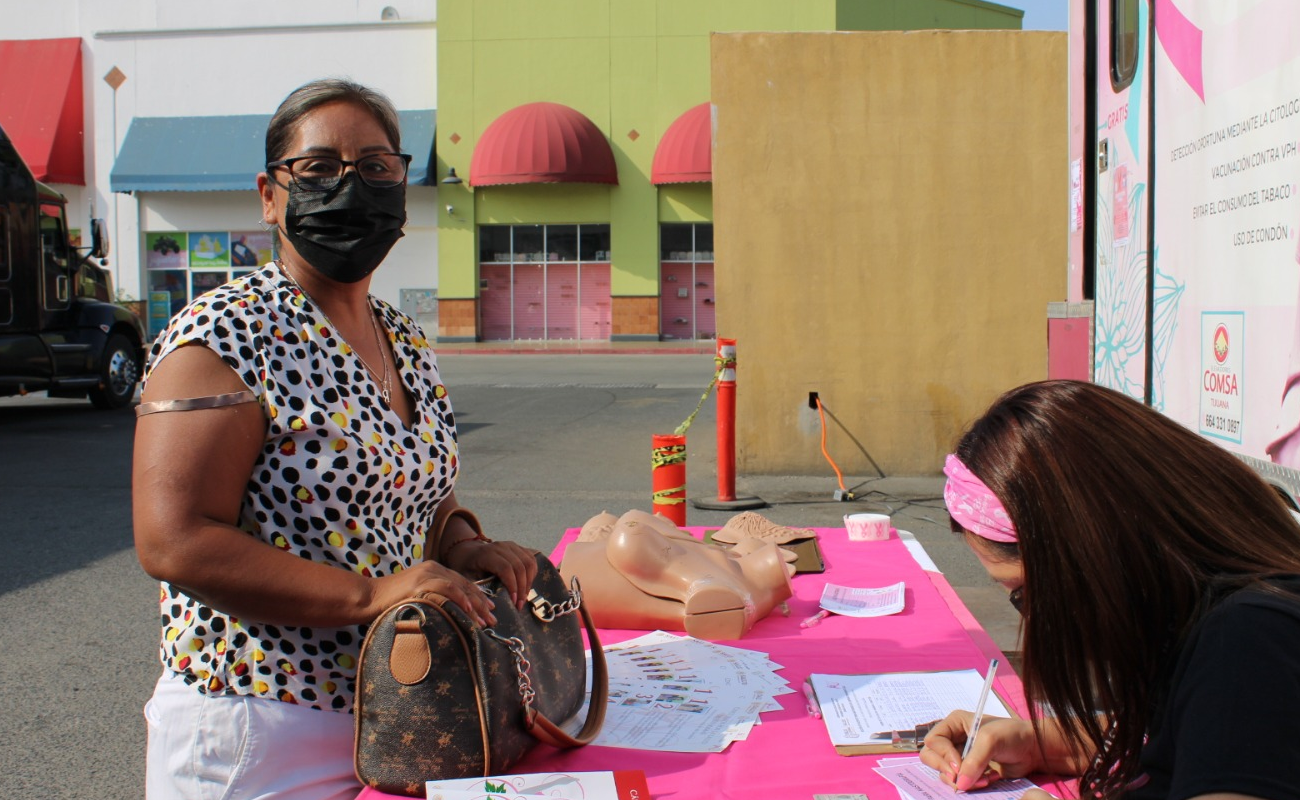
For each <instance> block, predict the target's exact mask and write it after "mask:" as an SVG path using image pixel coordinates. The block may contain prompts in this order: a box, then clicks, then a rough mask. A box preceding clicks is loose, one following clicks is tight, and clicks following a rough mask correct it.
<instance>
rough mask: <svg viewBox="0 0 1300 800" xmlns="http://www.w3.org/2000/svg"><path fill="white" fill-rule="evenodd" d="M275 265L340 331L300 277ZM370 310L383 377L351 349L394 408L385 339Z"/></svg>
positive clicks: (356, 350)
mask: <svg viewBox="0 0 1300 800" xmlns="http://www.w3.org/2000/svg"><path fill="white" fill-rule="evenodd" d="M275 265H276V266H277V267H279V269H280V272H281V274H283V275H284V276H285V277H286V278H288V279H289V282H290V283H292V284H293V286H294V288H295V289H297V290H298V291H299V292H302V296H303V297H305V298H307V300H308V301H309V302H310V303H311V304H312V305H313V306H315V307H316V310H317V311H318V312H320V315H321V316H322V317H324V318H325V321H326V322H328V323H329V326H330V327H331V328H333V329H334V331H335V332H336V333H339V328H338V326H337V325H335V324H334V323H333V322H332V321H331V320H330V318H329V315H328V314H326V313H325V309H324V308H322V307H321V304H320V303H317V302H316V298H314V297H312V296H311V295H310V294H309V293H308V292H307V290H306V289H304V288H302V284H301V283H299V282H298V279H297V278H295V277H294V276H293V273H292V272H290V271H289V268H288V267H286V266H285V265H284V264H282V263H280V262H279V261H276V262H275ZM366 305H367V306H369V305H370V302H369V300H367V301H366ZM368 310H369V312H370V313H369V317H370V329H371V331H372V332H373V333H374V335H375V347H376V348H378V350H379V360H380V361H382V362H384V372H383V378H382V379H381V378H380V374H379V373H378V372H376V371H375V369H374V367H372V366H370V364H368V363H367V362H366V360H365V359H364V358H362V357H361V351H360V350H358V349H356V348H355V347H352V348H351V349H352V352H353V354H355V355H356V357H357V361H360V362H361V366H363V367H365V368H366V371H367V372H369V373H370V377H372V378H374V379H375V380H376V381H378V382H379V399H380V400H383V401H384V405H386V406H388V407H389V408H392V407H393V384H392V377H391V375H389V372H388V359H387V358H384V345H383V340H382V338H381V336H380V334H379V320H377V319H375V312H374V309H373V308H370V309H368ZM339 339H340V340H341V341H343V342H344V343H346V341H347V340H345V339H343V334H342V333H339ZM349 347H351V345H349Z"/></svg>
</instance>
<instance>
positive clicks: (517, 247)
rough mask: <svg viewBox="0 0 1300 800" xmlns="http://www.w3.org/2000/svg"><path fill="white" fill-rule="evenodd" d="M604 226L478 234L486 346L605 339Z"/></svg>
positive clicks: (510, 228) (491, 228)
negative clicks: (488, 343)
mask: <svg viewBox="0 0 1300 800" xmlns="http://www.w3.org/2000/svg"><path fill="white" fill-rule="evenodd" d="M611 304H612V301H611V299H610V285H609V226H608V225H484V226H480V228H479V329H480V331H481V335H482V337H483V338H484V339H485V340H489V341H495V340H513V339H521V340H528V339H543V340H556V339H586V340H608V339H609V335H610V330H611V324H612V323H611V318H612V317H611Z"/></svg>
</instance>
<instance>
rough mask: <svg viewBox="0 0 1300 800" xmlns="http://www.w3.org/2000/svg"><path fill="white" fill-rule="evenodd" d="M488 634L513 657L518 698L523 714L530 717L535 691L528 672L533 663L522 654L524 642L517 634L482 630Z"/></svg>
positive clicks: (488, 629)
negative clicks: (521, 704)
mask: <svg viewBox="0 0 1300 800" xmlns="http://www.w3.org/2000/svg"><path fill="white" fill-rule="evenodd" d="M483 632H484V633H486V634H487V635H488V636H491V637H492V638H493V639H496V640H497V641H498V642H500V643H501V644H503V645H505V646H506V649H507V650H509V651H510V655H512V656H514V658H515V675H517V676H518V677H519V699H520V700H522V701H523V704H524V715H525V716H526V717H527V718H529V719H531V718H532V716H533V714H535V713H536V712H535V711H534V710H533V701H534V700H536V699H537V692H536V691H534V690H533V681H532V679H531V678H530V677H528V672H529V670H531V669H532V668H533V664H532V662H531V661H529V660H528V656H526V655H524V642H523V640H522V639H520V638H519V637H518V636H502V635H501V634H499V633H497V632H496V631H494V630H492V629H491V628H487V629H485V630H484V631H483Z"/></svg>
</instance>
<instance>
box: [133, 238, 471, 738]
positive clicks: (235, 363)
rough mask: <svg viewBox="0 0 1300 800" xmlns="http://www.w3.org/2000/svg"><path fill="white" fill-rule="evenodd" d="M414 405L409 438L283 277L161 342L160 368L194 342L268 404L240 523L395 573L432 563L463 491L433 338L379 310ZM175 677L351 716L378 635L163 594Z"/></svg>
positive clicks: (291, 546)
mask: <svg viewBox="0 0 1300 800" xmlns="http://www.w3.org/2000/svg"><path fill="white" fill-rule="evenodd" d="M371 303H372V304H373V305H374V307H375V308H376V309H377V310H378V311H379V312H380V314H381V315H382V316H381V319H382V321H383V323H384V328H385V329H386V330H387V331H388V338H389V339H390V341H391V342H392V345H393V354H394V355H395V356H396V361H397V366H398V373H399V375H400V378H401V380H402V383H403V384H404V385H405V387H406V389H407V390H408V391H409V392H410V395H411V397H412V399H413V400H414V402H415V421H414V422H413V423H412V425H411V426H409V427H408V426H406V425H404V424H403V422H402V420H401V419H400V418H399V417H398V416H397V415H396V414H395V413H393V412H392V411H391V410H390V409H388V408H387V407H386V406H385V405H384V404H383V403H382V402H381V401H380V399H379V387H378V386H377V385H376V382H375V381H374V380H373V379H372V378H371V377H370V374H369V373H368V372H367V370H366V367H365V365H364V364H363V363H362V362H361V360H360V358H358V356H357V355H356V354H355V353H353V352H352V349H351V348H350V347H349V346H348V344H347V342H345V341H343V340H342V339H341V338H339V337H338V336H337V335H336V334H335V332H334V331H333V330H332V329H331V327H330V323H329V321H328V320H327V319H326V318H325V316H324V315H323V314H322V313H321V312H320V311H319V310H318V309H316V307H315V306H314V304H313V303H312V301H311V300H310V299H309V298H308V297H307V296H306V295H305V294H304V293H303V292H302V291H301V290H299V289H298V288H297V286H296V285H295V284H294V283H293V282H292V281H290V280H288V279H287V278H286V277H285V276H284V274H283V273H282V272H281V271H280V270H279V269H278V268H277V267H276V266H275V265H274V264H269V265H267V266H265V267H263V268H261V269H260V270H258V271H256V272H253V273H251V274H249V275H246V276H244V277H242V278H240V279H238V280H235V281H233V282H231V283H228V284H226V285H225V286H222V287H220V288H218V289H215V290H213V291H211V292H209V293H207V294H205V295H203V296H201V297H198V298H196V299H195V300H194V301H193V302H191V303H190V304H189V305H188V306H187V307H186V308H185V309H183V310H182V311H181V312H180V313H179V314H178V315H176V317H175V318H173V319H172V321H171V323H170V324H169V326H168V327H167V329H166V330H165V331H164V332H163V333H162V335H161V336H159V337H158V339H157V341H156V342H155V344H154V346H153V349H152V350H151V352H150V354H149V364H148V367H147V370H146V379H147V377H148V371H149V370H152V369H153V368H154V367H155V366H156V365H157V364H158V363H159V362H160V361H161V360H162V359H163V358H165V357H166V356H167V354H168V353H170V352H172V351H173V350H175V349H176V348H177V347H180V346H182V345H185V344H191V343H202V344H204V345H206V346H207V347H209V348H210V349H212V350H213V351H214V352H216V353H217V354H218V355H220V356H221V357H222V359H224V360H225V362H226V363H227V364H229V365H230V366H231V367H232V368H233V369H234V370H235V371H236V372H237V373H238V374H239V376H240V378H241V379H242V380H243V381H244V383H245V384H246V385H247V386H248V388H249V389H250V390H251V391H252V392H253V393H254V394H255V395H256V396H257V398H258V401H259V403H260V404H261V406H262V411H263V413H264V414H265V415H266V420H267V430H266V442H265V443H264V444H263V446H262V451H261V453H260V454H259V455H258V458H257V462H256V464H255V465H254V467H253V474H252V475H251V476H250V478H249V481H248V490H247V493H246V494H245V496H244V500H243V503H242V506H241V508H240V516H239V526H240V527H241V528H243V529H244V530H245V531H247V532H248V534H249V535H250V536H255V537H257V538H258V539H261V540H262V541H264V542H266V543H268V544H269V545H271V546H272V547H278V548H280V549H281V550H285V551H287V552H290V553H293V554H294V555H297V556H299V557H300V558H306V559H310V560H312V561H318V562H321V563H325V564H330V565H332V566H335V567H338V568H339V569H350V570H354V571H355V572H357V573H359V574H361V575H366V576H383V575H391V574H393V573H395V572H398V571H400V570H403V569H406V568H408V567H410V566H412V565H414V564H416V563H418V562H420V561H422V560H423V559H424V552H423V547H424V540H425V534H426V532H427V531H428V529H429V526H430V525H431V524H432V520H433V513H434V510H435V509H436V508H437V506H438V503H439V502H441V501H442V499H443V498H444V497H446V496H447V495H448V494H449V493H450V492H451V490H452V486H453V485H454V483H455V480H456V472H457V459H456V423H455V420H454V417H453V415H452V410H451V404H450V403H449V402H448V400H447V392H446V389H445V388H444V387H443V385H442V380H441V379H440V377H439V375H438V366H437V362H436V360H435V358H434V354H433V350H432V348H431V347H430V345H429V342H428V341H427V340H426V339H425V338H424V335H423V333H421V331H420V329H419V327H418V326H417V325H416V324H415V322H414V321H412V320H411V319H410V318H409V317H407V316H406V315H404V314H402V313H401V312H399V311H397V310H396V309H394V308H392V307H391V306H389V305H388V304H387V303H384V302H383V301H381V300H378V299H375V298H373V297H372V298H371ZM160 601H161V611H162V645H161V655H162V661H163V665H164V667H166V668H169V669H172V670H174V671H175V672H177V673H179V674H180V675H181V676H182V677H183V678H184V679H185V680H186V681H187V682H189V683H190V684H192V685H194V686H195V687H196V688H198V690H199V691H201V692H203V693H205V694H214V695H215V694H240V695H256V696H259V697H268V698H274V699H277V700H282V701H284V702H288V703H300V704H304V705H308V706H311V707H314V708H321V709H333V710H337V711H346V712H351V710H352V696H353V691H354V683H355V676H356V666H357V658H358V655H359V653H360V651H361V641H362V639H363V638H364V637H365V626H348V627H343V628H306V627H291V626H285V625H268V624H263V623H260V622H258V621H257V620H252V619H240V618H236V617H232V616H230V615H229V614H224V613H222V612H220V611H218V610H216V609H213V608H210V607H208V606H205V605H204V604H203V603H201V602H199V601H198V600H196V599H194V598H192V597H190V596H188V595H186V594H185V593H184V592H183V591H181V590H180V589H177V588H176V587H174V586H171V585H169V584H167V583H163V584H162V587H161V598H160Z"/></svg>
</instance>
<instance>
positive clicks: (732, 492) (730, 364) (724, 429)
mask: <svg viewBox="0 0 1300 800" xmlns="http://www.w3.org/2000/svg"><path fill="white" fill-rule="evenodd" d="M716 361H717V364H718V500H719V501H721V502H724V503H730V502H732V501H733V500H735V499H736V340H735V339H718V352H717V356H716Z"/></svg>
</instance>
